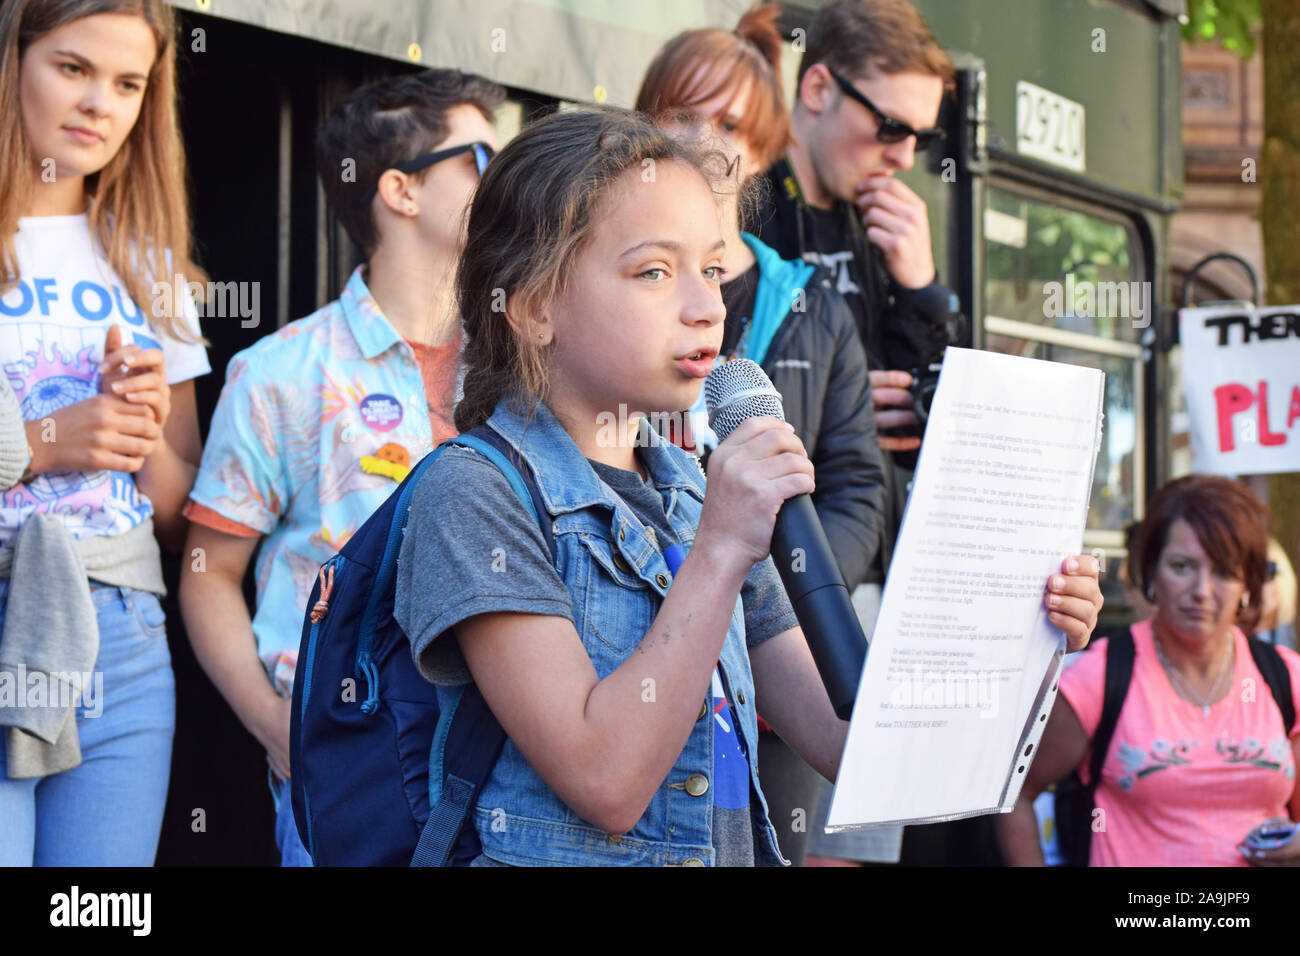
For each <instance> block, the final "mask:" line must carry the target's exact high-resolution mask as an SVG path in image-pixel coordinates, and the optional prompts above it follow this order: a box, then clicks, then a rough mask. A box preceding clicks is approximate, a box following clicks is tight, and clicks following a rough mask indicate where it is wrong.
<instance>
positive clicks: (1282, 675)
mask: <svg viewBox="0 0 1300 956" xmlns="http://www.w3.org/2000/svg"><path fill="white" fill-rule="evenodd" d="M1246 643H1247V644H1248V645H1249V646H1250V656H1251V657H1252V658H1254V660H1255V666H1256V667H1258V668H1259V673H1260V674H1261V675H1262V676H1263V678H1264V683H1266V684H1268V689H1269V690H1270V691H1272V692H1273V699H1274V700H1275V701H1277V706H1278V709H1279V710H1281V711H1282V726H1283V727H1285V728H1286V733H1287V736H1288V737H1289V736H1291V728H1292V727H1294V726H1295V698H1294V697H1292V696H1291V672H1290V671H1288V670H1287V667H1286V661H1284V660H1282V655H1281V654H1279V653H1278V652H1277V648H1276V647H1274V646H1273V645H1272V644H1269V643H1267V642H1266V641H1261V640H1259V639H1258V638H1255V637H1247V638H1246Z"/></svg>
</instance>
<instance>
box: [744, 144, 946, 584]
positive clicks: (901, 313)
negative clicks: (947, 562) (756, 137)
mask: <svg viewBox="0 0 1300 956" xmlns="http://www.w3.org/2000/svg"><path fill="white" fill-rule="evenodd" d="M810 215H811V214H810V212H809V210H808V209H807V208H806V206H805V205H804V203H803V201H802V199H801V197H800V193H799V187H798V183H797V182H796V181H795V178H794V175H793V173H792V172H791V170H790V166H789V164H788V162H787V161H786V160H784V159H781V160H778V161H777V163H776V164H775V165H774V166H773V167H772V168H771V169H769V170H768V171H767V173H766V174H765V182H764V192H763V202H762V206H761V208H760V210H759V214H758V223H757V224H758V236H759V237H760V238H761V239H762V240H763V242H764V243H766V244H767V245H769V246H771V247H772V248H773V249H774V250H776V252H778V253H779V254H780V255H781V256H782V257H783V258H786V259H795V258H802V259H804V261H805V262H819V261H821V255H820V254H823V253H830V252H841V253H842V252H844V251H851V252H852V258H851V262H850V267H849V270H848V274H847V275H841V276H839V277H838V281H839V283H841V284H842V283H843V282H844V281H845V280H850V279H851V281H852V283H853V284H855V285H856V286H857V287H858V289H859V290H860V297H859V298H858V308H856V309H854V308H853V307H850V312H851V313H852V314H853V323H854V327H855V328H856V329H857V331H858V334H859V337H860V341H861V343H862V345H863V347H864V349H865V352H866V356H865V360H866V362H867V364H868V367H869V368H870V369H872V370H880V369H903V370H912V369H919V370H924V369H925V368H926V367H927V366H928V365H929V364H930V363H931V362H936V361H940V360H942V357H943V350H944V348H946V347H947V346H948V345H963V344H969V341H968V338H969V337H968V335H967V331H968V326H967V323H966V319H965V317H964V316H963V315H962V314H961V312H960V310H959V306H958V303H957V298H956V296H955V295H953V293H952V292H951V290H949V289H948V288H947V287H945V286H943V285H940V284H939V283H938V282H937V281H936V282H933V283H931V284H930V285H928V286H926V287H925V288H923V289H916V290H910V289H904V288H903V287H902V286H900V285H898V283H897V282H895V281H894V278H893V276H891V275H890V274H889V270H888V269H886V268H885V263H884V257H883V255H882V254H881V252H880V250H879V249H877V248H876V247H875V246H873V245H871V244H870V242H868V240H867V238H866V233H865V232H864V231H863V229H862V223H861V220H860V219H859V217H858V214H857V209H856V207H854V206H852V205H849V204H841V205H840V206H839V207H838V208H837V209H836V210H835V215H836V216H838V217H839V218H840V220H841V221H842V226H841V228H840V229H838V230H836V232H837V234H838V236H837V237H838V238H842V245H840V247H839V248H838V249H834V250H833V249H818V248H817V247H816V246H812V245H809V242H810V241H811V239H812V237H811V236H810V235H809V233H810V229H809V223H808V222H807V221H806V220H807V218H808V217H809V216H810ZM841 287H842V285H841ZM872 421H873V434H874V421H875V418H874V413H873V416H872ZM913 433H914V434H915V432H913ZM877 450H879V449H877ZM881 454H882V458H883V461H884V463H885V465H887V466H888V467H885V468H884V470H883V472H884V494H883V502H882V509H883V512H884V517H883V520H882V523H881V529H880V535H881V538H880V542H879V544H878V547H877V548H876V549H873V550H874V551H875V553H876V554H877V556H878V560H877V561H876V562H875V563H874V565H873V566H872V567H871V568H870V570H869V571H868V573H867V574H866V576H865V578H864V580H867V581H871V582H875V583H880V582H883V581H884V576H885V572H886V571H887V570H888V568H889V562H890V559H891V558H892V556H893V551H894V541H895V539H896V537H897V535H898V529H899V526H900V525H901V524H902V521H903V510H904V507H905V505H906V502H907V489H906V484H905V483H906V481H907V478H908V476H907V474H899V473H898V472H897V471H896V469H902V470H903V472H905V473H906V472H910V471H911V469H913V468H915V467H916V458H917V453H916V452H906V453H898V454H895V453H888V452H884V453H881Z"/></svg>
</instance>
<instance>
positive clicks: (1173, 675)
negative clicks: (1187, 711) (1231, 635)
mask: <svg viewBox="0 0 1300 956" xmlns="http://www.w3.org/2000/svg"><path fill="white" fill-rule="evenodd" d="M1151 637H1152V639H1153V640H1154V642H1155V645H1156V657H1157V658H1159V660H1160V666H1161V667H1163V668H1164V669H1165V674H1167V675H1168V677H1169V682H1170V683H1171V684H1173V685H1174V690H1175V691H1177V692H1178V696H1179V697H1181V698H1183V700H1185V701H1187V702H1189V703H1193V704H1199V705H1200V708H1201V719H1202V720H1205V719H1207V718H1208V717H1209V716H1210V705H1211V704H1212V703H1214V702H1215V701H1217V700H1218V699H1219V697H1220V696H1221V695H1220V693H1219V685H1220V684H1222V683H1223V679H1224V678H1225V677H1227V676H1228V675H1229V674H1231V673H1232V665H1233V663H1234V662H1235V661H1236V657H1237V642H1236V640H1235V639H1230V640H1229V643H1228V654H1227V658H1228V659H1227V665H1228V666H1227V667H1225V668H1224V669H1223V672H1222V673H1221V674H1219V676H1218V677H1217V678H1216V679H1215V681H1214V686H1213V687H1211V688H1210V693H1209V694H1208V695H1207V696H1206V697H1205V698H1201V697H1200V696H1198V695H1197V694H1193V693H1192V690H1191V688H1190V687H1188V686H1187V685H1186V684H1184V683H1183V682H1182V680H1181V679H1180V678H1179V675H1178V671H1177V670H1176V669H1175V668H1174V665H1173V664H1171V663H1169V658H1167V657H1165V652H1164V649H1163V648H1161V646H1160V638H1158V637H1156V636H1155V634H1154V632H1153V633H1152V635H1151Z"/></svg>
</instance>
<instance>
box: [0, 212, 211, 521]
mask: <svg viewBox="0 0 1300 956" xmlns="http://www.w3.org/2000/svg"><path fill="white" fill-rule="evenodd" d="M15 241H16V246H17V255H18V268H19V281H18V285H17V286H16V287H14V288H12V289H10V290H9V291H8V292H7V293H5V294H4V295H3V296H0V365H3V368H4V373H5V375H7V376H8V377H9V382H10V384H11V385H12V386H13V390H14V394H15V395H16V396H17V398H18V402H19V404H20V406H21V408H22V416H23V420H24V421H34V420H38V419H43V418H46V417H47V416H49V415H50V413H51V412H54V411H56V410H57V409H59V408H62V407H63V406H65V405H72V404H74V403H76V402H80V401H83V400H85V399H87V398H93V397H94V396H95V395H96V394H98V392H99V379H100V376H99V363H100V362H101V361H103V358H104V339H105V336H106V335H107V334H108V329H109V327H110V326H111V325H114V324H116V325H119V326H121V329H122V333H123V334H122V344H123V345H127V344H130V343H132V342H134V343H135V344H136V345H138V346H140V347H141V348H146V349H147V348H161V349H162V350H163V355H164V360H165V362H166V371H167V382H168V384H169V385H175V384H176V383H178V382H185V381H188V380H190V379H192V378H195V377H196V376H199V375H204V374H206V373H207V372H210V371H211V370H212V369H211V366H210V365H209V364H208V357H207V351H206V350H205V349H204V348H203V346H202V345H190V344H185V343H182V342H179V341H177V340H175V339H173V338H171V337H170V336H168V335H166V334H164V333H163V332H162V331H161V330H156V329H155V328H154V326H153V325H152V324H151V322H150V315H149V308H148V303H146V307H145V309H141V308H140V307H139V306H137V304H136V303H135V302H133V301H132V300H131V298H130V296H129V295H128V294H127V290H126V284H125V283H124V282H123V281H122V280H121V279H120V278H119V277H118V275H117V273H116V272H114V271H113V268H112V266H110V265H109V263H108V259H107V257H106V256H105V255H104V254H103V251H102V249H101V248H100V246H99V244H98V242H96V241H95V240H94V239H93V238H92V237H91V234H90V226H89V220H88V217H87V215H86V214H85V213H82V214H81V215H76V216H42V217H36V218H26V219H19V220H18V235H17V237H16V239H15ZM184 309H185V317H186V320H187V323H188V325H189V327H190V328H191V329H194V330H196V331H197V329H198V312H197V310H196V309H195V307H194V303H193V301H192V300H191V299H190V298H189V297H188V295H187V296H185V297H184ZM57 438H58V436H57V433H56V434H55V436H54V439H55V440H57ZM35 513H50V514H58V515H62V517H63V522H64V527H66V528H67V529H68V531H69V532H70V533H71V534H72V535H73V537H76V538H82V537H87V536H89V535H95V534H101V535H119V534H122V533H124V532H126V531H129V530H130V529H131V528H133V527H135V526H136V525H138V524H140V523H141V522H143V521H144V520H145V519H146V518H148V517H150V516H151V515H152V514H153V505H152V504H151V503H150V501H149V499H148V498H147V497H146V496H145V495H144V494H143V493H141V492H140V491H139V490H138V489H137V488H136V486H135V478H134V476H133V475H131V474H130V473H127V472H119V471H94V472H80V471H79V472H66V473H50V474H41V475H38V476H37V477H36V478H35V480H34V481H32V483H31V484H30V485H23V484H19V485H16V486H15V487H13V488H11V489H9V490H8V491H5V492H3V494H0V543H3V542H7V541H8V540H9V539H10V538H11V537H12V535H13V534H14V533H15V532H16V531H17V529H18V527H19V526H20V525H21V523H22V522H23V520H24V519H25V518H26V517H27V516H28V515H30V514H35Z"/></svg>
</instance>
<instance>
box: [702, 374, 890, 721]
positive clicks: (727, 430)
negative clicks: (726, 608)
mask: <svg viewBox="0 0 1300 956" xmlns="http://www.w3.org/2000/svg"><path fill="white" fill-rule="evenodd" d="M704 402H705V404H706V405H707V406H708V409H709V426H710V427H711V428H712V429H713V431H714V433H715V434H716V435H717V436H718V442H719V443H721V442H723V441H726V439H727V436H728V435H730V434H731V433H732V432H733V431H735V429H736V428H737V427H738V426H739V425H740V423H741V422H743V421H745V419H747V418H755V417H757V416H760V415H770V416H772V417H773V418H779V419H781V420H782V421H785V409H784V408H783V407H782V405H781V393H780V392H778V391H777V390H776V387H775V386H774V385H773V384H772V381H771V379H769V378H768V377H767V375H766V374H764V372H763V369H762V368H760V367H759V365H758V363H756V362H751V361H750V360H749V359H732V360H731V361H730V362H725V363H724V364H722V365H719V366H717V367H716V368H714V370H713V371H712V372H710V373H709V377H708V378H706V379H705V380H704ZM772 561H773V563H774V564H775V565H776V570H777V572H778V573H779V574H780V575H781V583H783V584H784V585H785V590H786V594H787V595H789V597H790V603H791V604H792V605H794V613H795V617H797V618H798V619H799V626H800V627H801V628H802V629H803V634H804V638H805V639H806V640H807V641H808V648H809V649H810V650H811V651H812V656H813V660H814V661H815V662H816V664H817V672H818V673H819V674H820V675H821V678H822V684H823V685H825V687H826V693H827V695H828V696H829V697H830V700H831V706H833V707H834V708H835V713H836V715H837V716H839V717H840V718H842V719H843V720H848V719H849V715H850V714H852V713H853V702H854V700H855V699H856V697H857V693H858V680H859V679H860V677H861V676H862V664H863V662H864V661H865V660H866V656H867V638H866V635H865V634H863V633H862V625H861V624H860V623H858V615H857V612H855V611H854V610H853V602H852V601H850V600H849V589H848V588H847V587H845V585H844V576H843V575H842V574H840V568H839V565H838V564H836V563H835V556H834V555H833V554H831V546H830V543H829V542H827V540H826V532H825V531H823V530H822V523H821V519H820V518H818V517H817V511H816V509H815V508H814V507H813V502H812V498H811V497H810V496H809V495H798V496H796V497H794V498H789V499H787V500H786V502H785V503H784V504H783V505H781V510H780V511H779V512H778V513H777V516H776V528H775V529H774V530H773V532H772Z"/></svg>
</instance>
